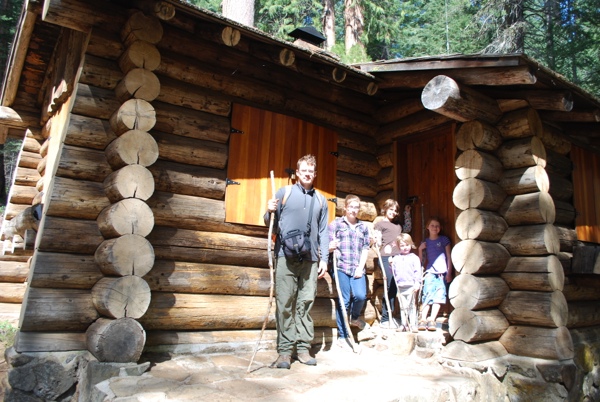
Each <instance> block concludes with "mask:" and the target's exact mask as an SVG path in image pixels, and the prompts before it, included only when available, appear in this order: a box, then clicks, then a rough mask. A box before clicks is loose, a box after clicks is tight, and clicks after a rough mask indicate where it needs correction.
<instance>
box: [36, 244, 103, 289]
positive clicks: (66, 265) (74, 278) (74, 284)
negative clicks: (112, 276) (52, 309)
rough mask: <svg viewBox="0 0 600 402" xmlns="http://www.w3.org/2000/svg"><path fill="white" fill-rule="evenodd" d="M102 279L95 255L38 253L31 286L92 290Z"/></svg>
mask: <svg viewBox="0 0 600 402" xmlns="http://www.w3.org/2000/svg"><path fill="white" fill-rule="evenodd" d="M102 277H103V275H102V272H101V271H100V269H99V267H98V265H97V264H96V262H95V261H94V256H93V255H85V254H68V253H49V252H44V251H38V252H37V253H36V258H35V260H33V266H32V275H31V286H33V287H35V288H56V289H61V288H65V289H91V288H92V287H93V286H94V284H95V283H96V282H98V281H99V280H100V279H102Z"/></svg>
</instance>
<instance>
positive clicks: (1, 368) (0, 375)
mask: <svg viewBox="0 0 600 402" xmlns="http://www.w3.org/2000/svg"><path fill="white" fill-rule="evenodd" d="M5 350H6V345H5V344H3V343H1V342H0V401H3V400H4V393H5V392H6V389H7V388H8V364H7V363H6V361H5V360H4V351H5Z"/></svg>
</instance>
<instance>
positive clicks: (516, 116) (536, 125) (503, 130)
mask: <svg viewBox="0 0 600 402" xmlns="http://www.w3.org/2000/svg"><path fill="white" fill-rule="evenodd" d="M496 128H497V129H498V131H499V132H500V135H502V137H503V138H505V139H508V138H523V137H531V136H540V135H541V133H542V130H543V129H542V120H541V119H540V116H539V115H538V113H537V111H536V110H535V109H534V108H524V109H519V110H514V111H512V112H508V113H505V114H504V116H502V118H501V119H500V121H499V122H498V124H496Z"/></svg>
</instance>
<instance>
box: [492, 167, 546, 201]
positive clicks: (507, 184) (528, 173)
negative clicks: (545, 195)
mask: <svg viewBox="0 0 600 402" xmlns="http://www.w3.org/2000/svg"><path fill="white" fill-rule="evenodd" d="M498 184H499V185H500V187H502V189H504V191H506V194H508V195H517V194H527V193H535V192H538V191H542V192H548V190H549V189H550V178H549V177H548V174H547V173H546V169H544V167H542V166H540V165H535V166H528V167H523V168H517V169H508V170H505V171H504V173H503V174H502V177H501V178H500V181H499V182H498Z"/></svg>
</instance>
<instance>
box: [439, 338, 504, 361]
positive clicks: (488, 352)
mask: <svg viewBox="0 0 600 402" xmlns="http://www.w3.org/2000/svg"><path fill="white" fill-rule="evenodd" d="M507 354H508V352H507V351H506V349H505V348H504V346H502V344H501V343H500V342H498V341H489V342H482V343H476V344H469V343H466V342H463V341H461V340H456V341H454V342H450V343H449V344H448V345H446V347H445V348H444V349H443V350H442V356H443V357H444V358H446V359H453V360H460V361H467V362H481V361H485V360H490V359H495V358H498V357H502V356H505V355H507Z"/></svg>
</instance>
